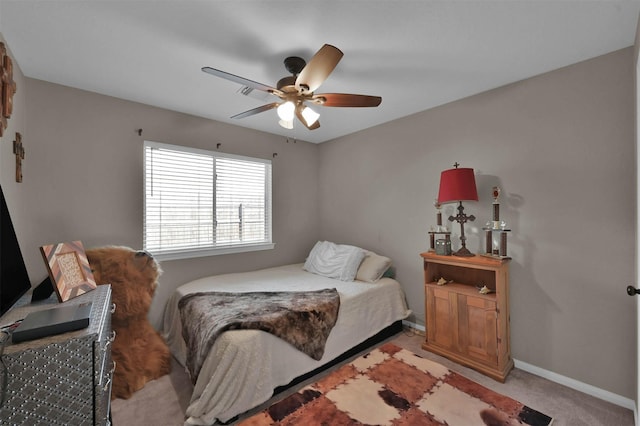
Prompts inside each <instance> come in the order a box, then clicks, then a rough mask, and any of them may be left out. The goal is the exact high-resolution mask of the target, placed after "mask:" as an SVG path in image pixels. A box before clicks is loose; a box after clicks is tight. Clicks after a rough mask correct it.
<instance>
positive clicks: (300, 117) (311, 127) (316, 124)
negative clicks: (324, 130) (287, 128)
mask: <svg viewBox="0 0 640 426" xmlns="http://www.w3.org/2000/svg"><path fill="white" fill-rule="evenodd" d="M303 108H304V105H302V104H299V105H298V106H296V117H298V120H300V122H301V123H302V124H304V126H305V127H306V128H307V129H309V130H315V129H317V128H318V127H320V120H316V121H315V122H314V123H313V124H311V125H309V123H307V120H306V119H305V118H304V115H302V109H303Z"/></svg>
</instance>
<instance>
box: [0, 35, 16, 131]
mask: <svg viewBox="0 0 640 426" xmlns="http://www.w3.org/2000/svg"><path fill="white" fill-rule="evenodd" d="M0 66H1V68H0V81H1V83H2V84H1V85H0V88H1V96H0V106H1V107H2V108H1V113H0V136H2V134H3V133H4V130H5V129H6V128H7V120H8V119H9V118H11V114H12V113H13V95H14V94H15V93H16V90H17V85H16V82H15V81H13V61H12V60H11V57H10V56H9V55H7V49H6V47H5V45H4V43H0Z"/></svg>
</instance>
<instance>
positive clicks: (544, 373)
mask: <svg viewBox="0 0 640 426" xmlns="http://www.w3.org/2000/svg"><path fill="white" fill-rule="evenodd" d="M513 362H514V364H515V367H516V368H519V369H520V370H523V371H526V372H527V373H531V374H535V375H536V376H540V377H542V378H544V379H547V380H551V381H552V382H555V383H559V384H561V385H563V386H566V387H568V388H571V389H575V390H577V391H580V392H582V393H586V394H587V395H591V396H593V397H596V398H598V399H602V400H604V401H607V402H610V403H612V404H615V405H619V406H620V407H624V408H628V409H629V410H632V411H634V412H635V409H636V403H635V401H634V400H632V399H629V398H626V397H624V396H621V395H618V394H615V393H613V392H609V391H607V390H604V389H600V388H597V387H595V386H592V385H589V384H587V383H583V382H580V381H578V380H575V379H572V378H571V377H567V376H563V375H561V374H558V373H554V372H553V371H549V370H545V369H544V368H540V367H536V366H535V365H531V364H529V363H526V362H524V361H518V360H517V359H514V360H513Z"/></svg>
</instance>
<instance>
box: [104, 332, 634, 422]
mask: <svg viewBox="0 0 640 426" xmlns="http://www.w3.org/2000/svg"><path fill="white" fill-rule="evenodd" d="M423 340H424V336H420V335H418V334H414V333H412V332H403V333H400V334H398V335H396V336H394V337H393V338H391V339H389V341H390V342H392V343H394V344H395V345H397V346H400V347H402V348H405V349H407V350H410V351H412V352H414V353H416V354H419V355H421V356H423V357H424V358H428V359H432V360H434V361H436V362H439V363H441V364H443V365H445V366H446V367H447V368H449V369H451V370H453V371H456V372H458V373H460V374H462V375H463V376H465V377H467V378H469V379H471V380H474V381H476V382H478V383H480V384H482V385H483V386H486V387H487V388H489V389H492V390H494V391H496V392H499V393H501V394H504V395H508V396H510V397H511V398H514V399H516V400H518V401H521V402H522V403H524V404H526V405H528V406H529V407H531V408H533V409H535V410H538V411H541V412H543V413H545V414H547V415H549V416H551V417H553V419H554V421H553V425H554V426H572V425H584V426H590V425H591V426H601V425H617V426H633V425H634V419H633V412H632V411H631V410H628V409H626V408H622V407H619V406H617V405H614V404H611V403H608V402H605V401H602V400H600V399H597V398H594V397H592V396H589V395H586V394H583V393H581V392H578V391H576V390H573V389H570V388H567V387H565V386H561V385H559V384H556V383H553V382H551V381H548V380H546V379H543V378H540V377H538V376H535V375H532V374H529V373H527V372H524V371H522V370H519V369H514V370H513V371H512V372H511V373H510V374H509V376H508V377H507V380H506V381H505V383H499V382H496V381H495V380H493V379H490V378H488V377H486V376H483V375H482V374H480V373H478V372H476V371H474V370H471V369H468V368H465V367H462V366H460V365H458V364H455V363H453V362H451V361H449V360H447V359H446V358H443V357H440V356H438V355H435V354H432V353H430V352H427V351H424V350H423V349H422V347H421V344H422V342H423ZM356 357H357V356H356ZM354 358H355V357H354ZM346 362H347V361H345V363H346ZM315 380H316V379H315V378H312V379H310V380H308V381H306V382H303V383H301V384H300V385H298V386H296V387H295V389H291V390H290V391H289V392H285V393H284V394H283V395H280V396H278V397H276V398H273V399H272V400H269V401H267V402H266V403H265V404H262V405H261V406H259V407H256V408H255V409H253V410H251V411H250V412H248V413H247V414H246V416H242V417H243V418H244V417H247V416H249V415H251V414H254V413H256V412H258V411H260V410H262V409H264V408H266V407H268V406H270V405H271V404H272V403H273V402H275V401H276V400H277V399H281V398H283V397H284V396H286V395H288V394H290V393H292V392H294V391H295V390H297V389H299V388H301V387H303V386H305V385H307V384H309V383H312V382H313V381H315ZM191 390H192V386H191V382H190V381H189V379H188V377H187V375H186V373H185V372H184V369H183V368H182V367H181V366H180V365H179V364H178V363H177V362H175V361H174V364H173V369H172V372H171V374H170V375H168V376H164V377H162V378H160V379H158V380H155V381H153V382H150V383H148V384H147V385H146V386H145V387H144V389H142V390H140V391H138V392H136V393H135V394H134V395H133V396H132V397H131V398H130V399H128V400H121V399H116V400H114V401H113V403H112V419H113V425H114V426H130V425H140V426H147V425H148V426H152V425H153V426H179V425H183V424H184V413H185V410H186V407H187V405H188V403H189V398H190V395H191Z"/></svg>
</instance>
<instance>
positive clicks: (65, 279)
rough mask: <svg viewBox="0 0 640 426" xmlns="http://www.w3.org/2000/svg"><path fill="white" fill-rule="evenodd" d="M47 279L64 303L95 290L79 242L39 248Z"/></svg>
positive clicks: (94, 284)
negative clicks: (48, 278)
mask: <svg viewBox="0 0 640 426" xmlns="http://www.w3.org/2000/svg"><path fill="white" fill-rule="evenodd" d="M40 253H42V257H43V259H44V263H45V264H46V266H47V271H48V272H49V277H50V278H51V282H52V283H53V286H54V288H55V290H56V294H57V295H58V300H59V301H60V302H66V301H67V300H69V299H72V298H74V297H76V296H80V295H81V294H84V293H87V292H89V291H91V290H94V289H95V288H96V281H95V279H94V278H93V273H92V272H91V266H89V261H88V260H87V255H86V254H85V251H84V246H83V245H82V242H81V241H72V242H69V243H60V244H51V245H45V246H42V247H40Z"/></svg>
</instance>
